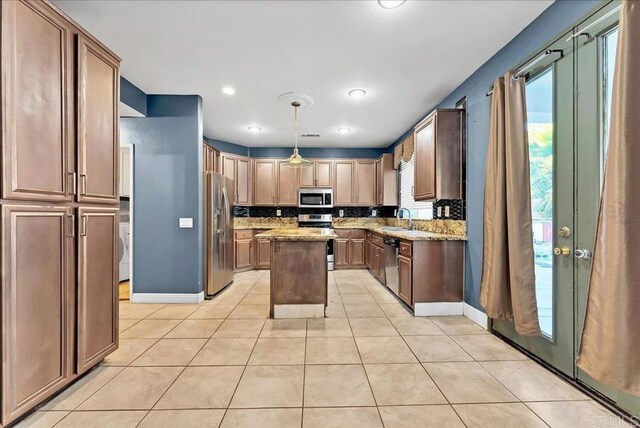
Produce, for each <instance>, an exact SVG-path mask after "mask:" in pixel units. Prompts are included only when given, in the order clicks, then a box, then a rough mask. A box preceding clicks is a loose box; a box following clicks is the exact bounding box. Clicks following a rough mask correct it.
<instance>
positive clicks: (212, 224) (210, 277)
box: [203, 172, 234, 298]
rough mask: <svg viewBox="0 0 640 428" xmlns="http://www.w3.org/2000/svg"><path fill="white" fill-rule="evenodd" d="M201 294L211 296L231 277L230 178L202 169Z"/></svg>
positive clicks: (231, 190) (231, 278)
mask: <svg viewBox="0 0 640 428" xmlns="http://www.w3.org/2000/svg"><path fill="white" fill-rule="evenodd" d="M203 181H204V185H203V189H204V197H203V205H204V219H205V227H204V234H205V235H204V243H205V246H206V251H205V287H204V289H205V294H206V296H207V297H209V298H210V297H211V296H213V295H214V294H216V293H217V292H218V291H220V290H222V289H223V288H225V287H226V286H227V285H229V284H230V283H231V282H232V281H233V209H232V206H231V200H230V199H229V195H233V194H234V191H233V188H234V186H233V180H231V179H230V178H227V177H225V176H224V175H222V174H218V173H215V172H205V173H204V180H203Z"/></svg>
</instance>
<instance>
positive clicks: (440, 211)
mask: <svg viewBox="0 0 640 428" xmlns="http://www.w3.org/2000/svg"><path fill="white" fill-rule="evenodd" d="M441 216H442V207H438V217H441Z"/></svg>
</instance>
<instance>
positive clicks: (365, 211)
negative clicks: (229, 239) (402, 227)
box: [233, 206, 397, 218]
mask: <svg viewBox="0 0 640 428" xmlns="http://www.w3.org/2000/svg"><path fill="white" fill-rule="evenodd" d="M396 209H397V207H334V208H298V207H238V206H236V207H233V215H234V217H277V216H276V210H280V211H281V216H280V217H298V214H311V213H313V214H333V216H334V217H336V218H337V217H340V211H341V210H342V212H343V216H344V217H373V215H372V214H373V210H376V217H381V218H387V217H394V216H395V210H396Z"/></svg>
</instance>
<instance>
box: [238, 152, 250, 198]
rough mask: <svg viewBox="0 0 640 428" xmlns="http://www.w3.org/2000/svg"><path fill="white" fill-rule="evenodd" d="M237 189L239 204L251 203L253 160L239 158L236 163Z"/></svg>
mask: <svg viewBox="0 0 640 428" xmlns="http://www.w3.org/2000/svg"><path fill="white" fill-rule="evenodd" d="M235 180H236V190H237V194H238V198H237V201H236V203H237V204H238V205H250V204H251V160H250V159H249V158H238V160H237V163H236V178H235Z"/></svg>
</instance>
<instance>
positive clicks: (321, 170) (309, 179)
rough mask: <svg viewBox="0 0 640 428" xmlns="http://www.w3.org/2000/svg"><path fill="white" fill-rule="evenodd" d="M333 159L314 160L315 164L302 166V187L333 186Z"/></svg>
mask: <svg viewBox="0 0 640 428" xmlns="http://www.w3.org/2000/svg"><path fill="white" fill-rule="evenodd" d="M310 160H311V159H310ZM332 166H333V161H332V160H318V159H316V160H313V165H310V166H307V167H302V168H300V187H326V188H331V186H332V183H333V180H332V173H333V171H332Z"/></svg>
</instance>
